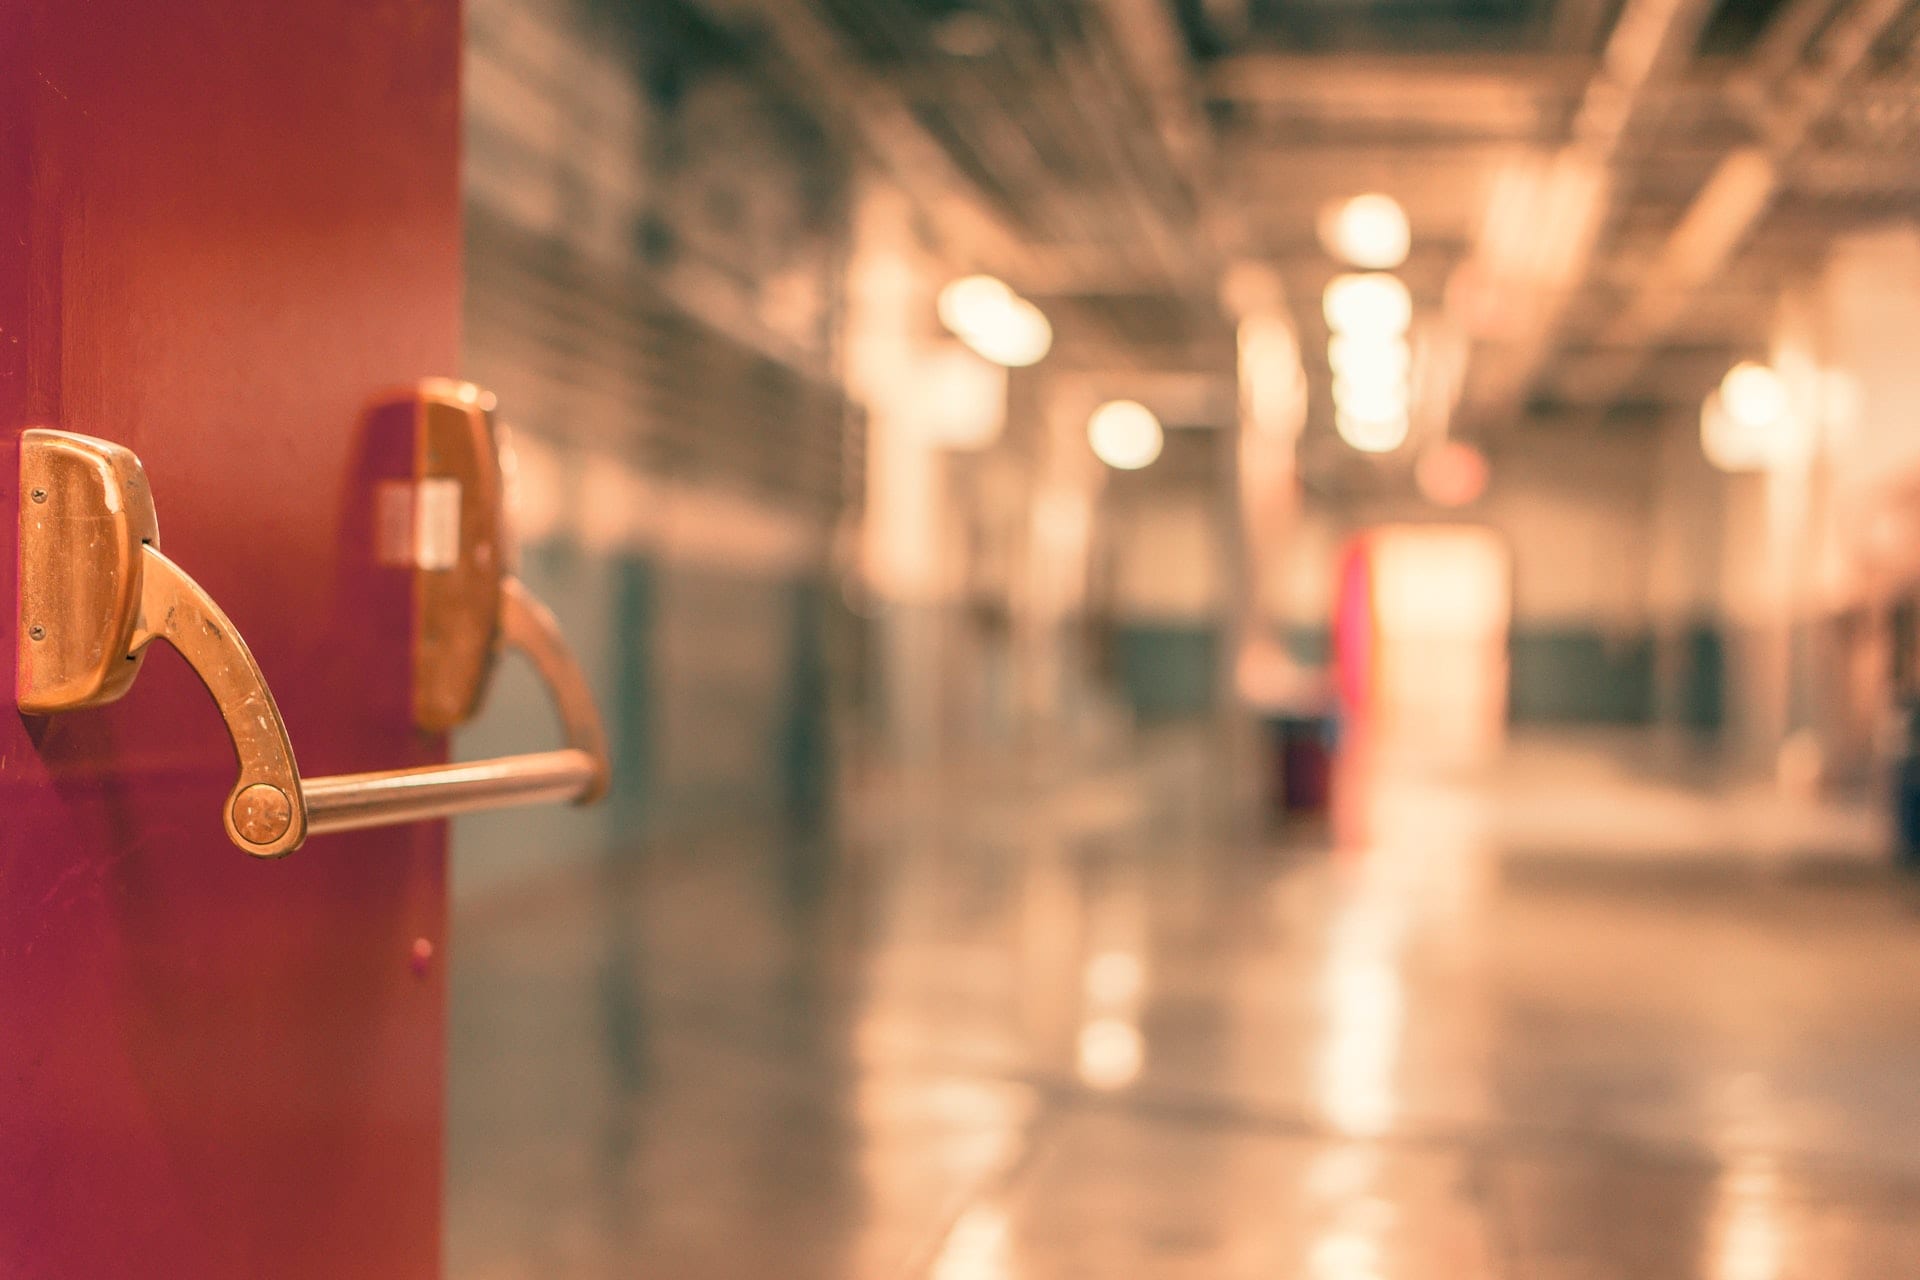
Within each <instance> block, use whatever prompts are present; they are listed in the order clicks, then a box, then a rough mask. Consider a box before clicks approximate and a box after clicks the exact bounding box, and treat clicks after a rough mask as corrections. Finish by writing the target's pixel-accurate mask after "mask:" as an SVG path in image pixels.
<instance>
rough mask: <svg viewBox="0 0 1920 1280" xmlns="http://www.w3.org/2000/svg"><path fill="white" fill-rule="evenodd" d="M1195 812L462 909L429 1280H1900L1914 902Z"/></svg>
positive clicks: (1017, 781) (1146, 805) (665, 872)
mask: <svg viewBox="0 0 1920 1280" xmlns="http://www.w3.org/2000/svg"><path fill="white" fill-rule="evenodd" d="M1214 773H1215V771H1214V770H1213V769H1212V768H1211V767H1210V765H1209V760H1208V758H1207V757H1206V756H1205V755H1204V754H1203V753H1199V752H1198V748H1197V747H1196V745H1195V744H1193V743H1191V742H1184V741H1176V742H1173V743H1171V744H1161V745H1160V746H1158V747H1157V748H1156V749H1155V750H1153V751H1152V752H1148V753H1145V754H1143V755H1142V757H1141V758H1140V759H1139V760H1137V761H1133V762H1130V763H1128V764H1126V765H1123V766H1116V767H1114V768H1111V769H1107V770H1103V771H1099V772H1095V773H1091V774H1089V775H1087V776H1085V777H1082V778H1080V779H1079V780H1077V781H1074V782H1072V783H1071V784H1063V785H1061V786H1058V787H1052V786H1048V787H1037V786H1035V785H1033V784H1031V783H1029V782H1026V781H1024V780H1022V776H1020V775H1016V774H1010V775H1009V777H1007V778H1005V779H1002V780H1000V781H999V782H995V781H992V780H988V781H985V782H981V783H978V784H976V785H975V786H973V787H971V788H969V789H968V790H967V791H966V792H965V793H964V794H960V793H956V794H946V795H943V794H940V793H939V792H938V791H937V790H934V791H929V790H925V789H922V790H920V791H918V792H917V793H916V796H917V798H916V799H914V800H913V801H912V803H911V804H908V805H902V806H900V807H899V809H898V810H897V811H895V812H892V813H890V814H888V815H886V819H887V820H885V821H879V822H869V823H864V824H856V829H857V834H856V836H855V837H854V838H853V839H850V840H849V841H848V842H846V844H845V845H844V846H843V847H836V848H819V847H812V846H796V845H782V844H780V843H778V842H776V841H772V840H746V839H739V838H736V839H732V840H723V841H715V842H709V843H706V844H697V845H696V844H689V845H686V846H682V847H676V848H671V849H655V850H649V851H645V852H644V853H643V852H638V851H631V850H628V851H621V852H619V853H618V854H617V855H610V857H609V861H608V863H607V866H606V869H605V871H604V873H603V874H601V875H599V876H597V877H593V878H590V879H588V880H585V881H581V882H578V883H572V884H567V885H552V886H547V887H546V888H545V891H544V892H543V893H541V894H540V895H537V896H529V897H528V898H526V899H525V900H520V901H492V902H483V903H480V904H478V905H476V906H475V907H474V908H473V909H471V910H469V911H468V912H466V913H465V914H464V915H463V916H462V917H461V919H459V920H458V921H457V924H456V929H457V932H456V938H455V956H456V959H455V973H456V984H455V985H456V992H455V1002H454V1011H453V1029H452V1036H453V1054H454V1070H453V1096H452V1104H451V1131H452V1137H451V1146H450V1152H449V1159H450V1174H449V1179H450V1189H449V1218H450V1223H449V1240H448V1274H449V1275H450V1276H453V1277H457V1278H459V1280H505V1278H507V1277H529V1278H531V1277H539V1278H540V1280H567V1278H571V1277H582V1278H585V1277H613V1276H620V1277H626V1276H661V1277H675V1278H676V1280H679V1278H682V1277H708V1276H711V1277H735V1276H744V1277H766V1276H780V1277H823V1278H824V1277H903V1278H904V1277H916V1278H918V1277H935V1278H937V1280H1013V1278H1017V1277H1027V1278H1034V1277H1067V1276H1097V1277H1135V1276H1140V1277H1157V1276H1170V1277H1172V1276H1178V1277H1186V1276H1193V1277H1241V1276H1245V1277H1275V1276H1277V1277H1292V1276H1302V1277H1312V1278H1314V1280H1370V1278H1377V1280H1390V1278H1392V1277H1445V1278H1448V1280H1455V1278H1460V1280H1466V1278H1470V1277H1480V1276H1488V1277H1502V1278H1519V1277H1541V1278H1543V1280H1571V1278H1572V1277H1612V1276H1621V1277H1635V1278H1636V1280H1637V1278H1639V1277H1702V1278H1710V1280H1794V1278H1797V1277H1821V1278H1822V1280H1824V1278H1826V1277H1878V1276H1886V1277H1897V1278H1899V1280H1911V1278H1912V1277H1914V1276H1920V1086H1916V1084H1915V1079H1916V1076H1915V1072H1914V1069H1913V1067H1914V1063H1915V1062H1916V1061H1917V1060H1920V982H1917V981H1915V980H1914V976H1913V975H1915V974H1916V973H1920V916H1916V914H1915V913H1913V912H1912V911H1911V910H1910V909H1909V906H1908V899H1907V897H1906V896H1905V894H1904V892H1903V891H1902V889H1901V887H1900V886H1898V885H1895V884H1894V883H1892V882H1891V881H1890V880H1888V879H1887V878H1886V877H1884V876H1881V875H1879V874H1877V873H1874V872H1873V871H1872V870H1871V869H1863V868H1861V867H1858V866H1857V865H1850V866H1849V867H1848V868H1847V869H1846V870H1845V871H1844V873H1833V874H1828V873H1821V872H1810V873H1808V874H1797V875H1786V874H1782V873H1781V871H1780V865H1779V864H1778V862H1777V861H1773V862H1769V863H1768V864H1767V865H1766V867H1764V868H1762V869H1761V870H1758V871H1755V870H1754V869H1753V868H1751V867H1749V866H1747V865H1745V864H1743V863H1741V862H1740V861H1739V859H1738V858H1737V857H1729V858H1727V859H1722V860H1720V861H1712V860H1706V861H1696V862H1693V863H1688V864H1687V865H1685V866H1684V867H1678V866H1677V864H1675V863H1674V862H1673V861H1672V860H1671V859H1668V858H1666V857H1665V856H1664V855H1663V857H1662V858H1661V859H1649V858H1626V859H1621V858H1618V857H1616V856H1614V855H1615V852H1616V851H1611V850H1609V851H1608V852H1607V853H1606V854H1605V856H1597V857H1592V858H1581V857H1578V856H1573V855H1577V854H1578V853H1579V850H1578V849H1577V848H1570V847H1569V846H1567V845H1566V844H1565V843H1564V842H1561V843H1559V844H1557V845H1556V846H1555V848H1554V849H1552V850H1551V851H1549V852H1542V851H1539V850H1532V849H1528V848H1518V847H1516V848H1509V849H1502V848H1500V847H1499V846H1498V844H1497V841H1496V837H1495V836H1494V835H1493V834H1491V833H1494V832H1497V831H1500V830H1502V829H1503V828H1502V823H1503V822H1505V821H1507V820H1508V819H1507V816H1506V814H1505V811H1504V810H1503V809H1502V808H1501V806H1502V804H1503V803H1504V802H1503V801H1502V800H1501V799H1500V797H1499V795H1498V793H1497V790H1495V791H1489V790H1488V789H1487V788H1483V787H1475V786H1471V785H1465V784H1460V783H1457V782H1451V781H1448V780H1445V779H1434V778H1420V777H1415V776H1405V777H1402V776H1395V777H1381V778H1376V779H1373V780H1371V786H1370V790H1369V792H1368V794H1367V796H1366V797H1365V799H1364V802H1363V804H1362V808H1363V813H1362V814H1361V816H1362V817H1363V818H1364V821H1363V822H1362V823H1361V824H1360V825H1359V826H1358V827H1357V828H1355V830H1358V831H1359V832H1361V833H1362V838H1359V839H1357V840H1356V841H1355V842H1354V844H1353V846H1352V847H1351V848H1349V849H1347V850H1346V851H1344V852H1339V853H1329V852H1327V851H1325V850H1324V849H1320V848H1317V847H1315V846H1314V845H1313V843H1312V842H1310V841H1309V842H1304V843H1302V842H1298V841H1294V842H1288V843H1287V844H1285V846H1284V847H1283V846H1282V845H1280V844H1277V843H1275V842H1274V841H1271V840H1264V839H1263V840H1253V839H1245V838H1239V837H1235V836H1232V835H1229V834H1227V833H1225V832H1224V831H1223V830H1222V829H1221V828H1219V826H1218V825H1217V824H1216V823H1214V822H1213V821H1212V820H1211V819H1210V817H1209V815H1210V813H1212V812H1213V810H1212V807H1211V806H1209V805H1208V804H1206V803H1204V802H1203V798H1204V795H1205V793H1206V791H1207V788H1208V786H1209V785H1210V782H1209V780H1210V779H1211V778H1212V777H1213V776H1214ZM1583 785H1587V784H1583ZM1605 785H1612V784H1605ZM1619 785H1620V786H1621V787H1622V788H1623V789H1622V791H1621V792H1620V793H1619V795H1618V796H1616V800H1617V801H1618V802H1619V803H1628V802H1630V799H1631V792H1630V790H1628V789H1627V786H1628V784H1627V783H1625V782H1622V783H1620V784H1619ZM1588 789H1589V790H1591V785H1589V786H1588ZM1197 797H1200V798H1201V799H1197ZM1584 803H1585V805H1586V808H1585V809H1583V810H1581V812H1583V813H1585V812H1603V811H1604V810H1605V808H1606V805H1607V797H1606V796H1605V795H1588V796H1587V797H1586V800H1585V802H1584ZM1537 817H1538V815H1535V816H1534V817H1532V818H1529V821H1534V822H1536V823H1537ZM1735 853H1737V851H1735ZM797 861H800V862H806V863H807V865H806V866H804V867H802V868H801V870H803V871H805V872H806V874H795V868H796V862H797Z"/></svg>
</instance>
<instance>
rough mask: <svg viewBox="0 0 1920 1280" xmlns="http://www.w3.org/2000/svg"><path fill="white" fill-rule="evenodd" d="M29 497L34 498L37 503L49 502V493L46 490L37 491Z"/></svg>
mask: <svg viewBox="0 0 1920 1280" xmlns="http://www.w3.org/2000/svg"><path fill="white" fill-rule="evenodd" d="M29 496H30V497H32V499H33V500H34V501H35V502H45V501H46V500H47V491H46V490H45V489H35V490H34V491H33V492H32V494H30V495H29Z"/></svg>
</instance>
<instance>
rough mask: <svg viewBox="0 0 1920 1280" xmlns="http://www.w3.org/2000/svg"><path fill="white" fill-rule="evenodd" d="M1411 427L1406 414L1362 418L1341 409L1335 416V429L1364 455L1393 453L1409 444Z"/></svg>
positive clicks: (1336, 411) (1335, 412)
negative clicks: (1408, 434)
mask: <svg viewBox="0 0 1920 1280" xmlns="http://www.w3.org/2000/svg"><path fill="white" fill-rule="evenodd" d="M1409 426H1410V424H1409V423H1408V421H1407V415H1406V414H1404V413H1401V414H1396V415H1394V416H1393V417H1390V418H1379V419H1373V418H1362V417H1358V416H1356V415H1354V414H1351V413H1347V412H1345V411H1344V410H1339V409H1336V410H1335V411H1334V414H1333V429H1334V430H1335V431H1337V432H1339V433H1340V438H1341V439H1342V440H1345V441H1346V442H1347V443H1348V444H1350V445H1352V446H1353V447H1354V448H1356V449H1358V450H1359V451H1360V452H1362V453H1392V452H1393V451H1394V450H1395V449H1398V448H1399V447H1400V446H1401V445H1403V444H1405V443H1406V442H1407V432H1408V430H1409Z"/></svg>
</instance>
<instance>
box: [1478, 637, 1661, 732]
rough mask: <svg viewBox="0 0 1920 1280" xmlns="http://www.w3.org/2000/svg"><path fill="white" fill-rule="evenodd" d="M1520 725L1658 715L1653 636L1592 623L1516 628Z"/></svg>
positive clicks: (1512, 709)
mask: <svg viewBox="0 0 1920 1280" xmlns="http://www.w3.org/2000/svg"><path fill="white" fill-rule="evenodd" d="M1508 660H1509V664H1510V665H1509V672H1510V676H1509V686H1508V699H1509V701H1508V707H1509V716H1510V718H1511V719H1512V721H1513V722H1514V723H1515V724H1542V723H1548V724H1645V723H1647V722H1648V721H1650V720H1651V719H1652V718H1653V706H1654V681H1653V638H1652V636H1651V635H1650V634H1648V633H1646V632H1642V631H1636V632H1632V633H1629V634H1624V635H1622V634H1620V633H1617V632H1602V631H1600V630H1598V629H1597V628H1592V627H1574V626H1570V627H1558V628H1531V627H1516V628H1515V629H1514V631H1513V634H1512V636H1511V638H1510V640H1509V651H1508Z"/></svg>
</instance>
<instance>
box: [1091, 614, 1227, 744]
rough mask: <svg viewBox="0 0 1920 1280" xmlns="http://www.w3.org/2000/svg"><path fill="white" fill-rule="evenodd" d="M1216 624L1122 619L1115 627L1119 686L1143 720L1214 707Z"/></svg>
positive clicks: (1177, 717)
mask: <svg viewBox="0 0 1920 1280" xmlns="http://www.w3.org/2000/svg"><path fill="white" fill-rule="evenodd" d="M1220 642H1221V637H1220V629H1219V628H1218V627H1215V626H1211V625H1208V624H1205V623H1147V622H1124V623H1121V624H1119V625H1118V626H1117V627H1115V628H1114V633H1113V643H1114V650H1115V653H1114V658H1115V665H1116V667H1117V673H1118V676H1119V680H1120V687H1121V690H1122V692H1123V694H1124V696H1125V697H1126V700H1127V702H1128V704H1129V705H1130V706H1132V708H1133V713H1134V715H1135V716H1136V717H1137V718H1138V719H1140V720H1141V721H1146V722H1151V721H1166V720H1181V719H1190V718H1193V717H1196V716H1202V715H1205V714H1207V713H1208V712H1209V711H1210V710H1212V709H1213V707H1214V705H1215V700H1216V693H1217V680H1218V673H1219V663H1220Z"/></svg>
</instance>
